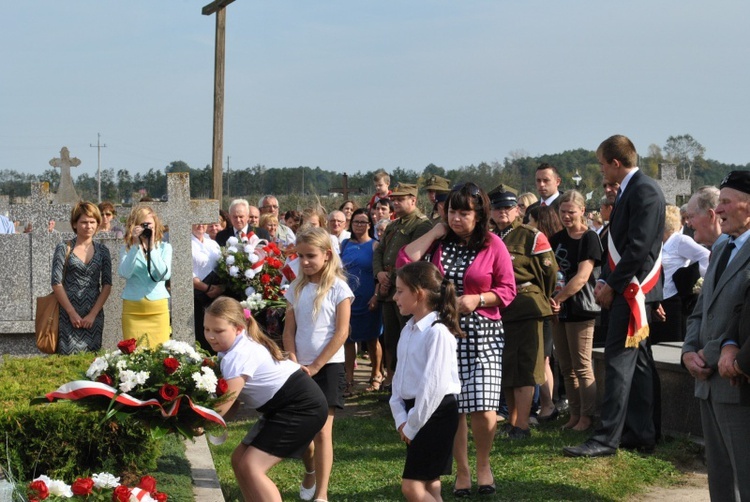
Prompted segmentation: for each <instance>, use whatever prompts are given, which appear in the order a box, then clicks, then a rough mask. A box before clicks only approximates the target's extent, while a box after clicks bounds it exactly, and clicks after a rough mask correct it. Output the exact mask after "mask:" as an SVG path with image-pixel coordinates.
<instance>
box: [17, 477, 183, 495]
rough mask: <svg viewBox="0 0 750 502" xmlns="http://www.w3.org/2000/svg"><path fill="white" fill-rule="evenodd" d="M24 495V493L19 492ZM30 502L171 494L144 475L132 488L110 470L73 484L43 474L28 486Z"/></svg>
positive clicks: (80, 479) (151, 478)
mask: <svg viewBox="0 0 750 502" xmlns="http://www.w3.org/2000/svg"><path fill="white" fill-rule="evenodd" d="M19 495H20V494H19ZM27 496H28V498H27V499H26V498H23V497H22V496H21V500H24V501H26V500H28V502H40V501H42V500H47V501H53V500H66V499H72V500H87V501H92V502H93V501H107V502H109V501H113V502H166V501H167V500H168V497H167V494H166V493H162V492H159V491H157V490H156V480H155V479H154V478H153V477H151V476H143V477H142V478H141V480H140V481H139V482H138V486H136V487H133V488H129V487H127V486H125V485H122V484H120V478H117V477H115V476H113V475H112V474H110V473H108V472H102V473H99V474H94V475H93V476H91V477H90V478H78V479H76V480H75V482H73V484H72V485H69V484H66V483H65V482H64V481H60V480H58V479H50V478H49V477H47V476H39V477H38V478H36V479H35V480H34V481H32V482H31V483H30V484H29V486H28V488H27Z"/></svg>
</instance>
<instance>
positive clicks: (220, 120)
mask: <svg viewBox="0 0 750 502" xmlns="http://www.w3.org/2000/svg"><path fill="white" fill-rule="evenodd" d="M232 2H234V0H215V1H213V2H211V3H210V4H208V5H206V6H205V7H203V10H202V11H201V12H202V14H203V15H204V16H210V15H211V14H216V40H215V46H216V47H215V53H214V138H213V153H212V155H211V167H212V168H213V198H214V199H217V200H218V201H219V206H221V196H222V193H223V186H222V175H223V168H222V164H221V159H222V157H223V155H224V62H225V59H224V40H225V33H226V26H227V11H226V6H227V5H229V4H230V3H232Z"/></svg>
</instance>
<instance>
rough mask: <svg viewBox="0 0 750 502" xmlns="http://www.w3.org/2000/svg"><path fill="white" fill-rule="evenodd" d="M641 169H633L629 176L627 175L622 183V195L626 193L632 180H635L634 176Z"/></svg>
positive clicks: (636, 167)
mask: <svg viewBox="0 0 750 502" xmlns="http://www.w3.org/2000/svg"><path fill="white" fill-rule="evenodd" d="M639 169H640V168H639V167H638V166H635V167H634V168H633V169H631V170H630V172H629V173H628V174H626V175H625V177H624V178H623V179H622V181H621V182H620V194H624V193H625V189H626V188H627V187H628V183H630V180H631V179H632V178H633V175H634V174H635V173H637V172H638V171H639Z"/></svg>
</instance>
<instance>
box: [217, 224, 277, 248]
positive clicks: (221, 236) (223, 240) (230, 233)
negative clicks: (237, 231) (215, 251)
mask: <svg viewBox="0 0 750 502" xmlns="http://www.w3.org/2000/svg"><path fill="white" fill-rule="evenodd" d="M247 228H248V230H250V231H251V232H255V235H257V236H258V237H260V238H261V239H265V240H267V241H268V242H271V240H272V239H271V235H270V234H269V233H268V230H266V229H265V228H259V227H253V226H252V225H248V227H247ZM230 237H234V227H230V226H229V225H227V228H225V229H224V230H222V231H221V232H219V233H218V234H216V243H217V244H218V245H219V246H222V247H223V246H226V245H227V239H229V238H230Z"/></svg>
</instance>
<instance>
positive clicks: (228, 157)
mask: <svg viewBox="0 0 750 502" xmlns="http://www.w3.org/2000/svg"><path fill="white" fill-rule="evenodd" d="M231 158H232V157H230V156H229V155H227V197H229V196H230V194H229V159H231Z"/></svg>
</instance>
